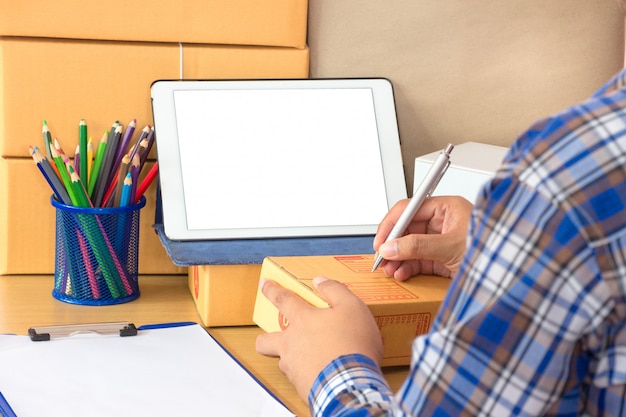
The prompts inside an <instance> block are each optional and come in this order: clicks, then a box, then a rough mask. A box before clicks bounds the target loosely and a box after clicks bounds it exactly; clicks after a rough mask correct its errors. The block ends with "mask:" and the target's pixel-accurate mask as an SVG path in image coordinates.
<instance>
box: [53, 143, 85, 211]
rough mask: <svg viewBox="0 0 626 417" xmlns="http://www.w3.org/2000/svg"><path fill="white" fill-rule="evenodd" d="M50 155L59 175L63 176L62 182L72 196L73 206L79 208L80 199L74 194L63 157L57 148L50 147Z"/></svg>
mask: <svg viewBox="0 0 626 417" xmlns="http://www.w3.org/2000/svg"><path fill="white" fill-rule="evenodd" d="M50 153H51V154H52V160H53V161H54V163H55V165H56V166H57V169H58V170H59V175H61V180H62V181H63V185H64V186H65V190H66V191H67V193H68V194H69V196H70V200H71V201H72V204H73V205H75V206H78V205H79V203H78V199H77V196H76V193H75V192H74V186H73V185H72V180H71V178H70V174H69V173H68V172H67V167H66V166H65V162H63V157H62V156H61V154H60V153H59V151H58V150H57V148H56V147H55V146H50Z"/></svg>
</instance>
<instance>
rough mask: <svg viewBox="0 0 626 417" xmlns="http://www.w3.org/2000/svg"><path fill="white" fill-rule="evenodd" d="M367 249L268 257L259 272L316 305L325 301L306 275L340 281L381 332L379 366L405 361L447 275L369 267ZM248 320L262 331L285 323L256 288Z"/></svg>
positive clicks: (431, 313) (425, 325)
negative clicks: (401, 277)
mask: <svg viewBox="0 0 626 417" xmlns="http://www.w3.org/2000/svg"><path fill="white" fill-rule="evenodd" d="M373 263H374V256H373V255H345V256H343V255H342V256H293V257H290V256H286V257H268V258H266V259H265V260H264V261H263V265H262V267H261V278H264V279H270V280H273V281H276V282H277V283H279V284H280V285H282V286H283V287H286V288H288V289H290V290H292V291H294V292H296V293H297V294H298V295H300V296H301V297H302V298H304V299H305V300H306V301H308V302H310V303H311V304H313V305H315V306H318V307H327V306H328V304H327V303H326V302H325V301H324V300H323V299H322V298H321V297H320V296H319V295H317V293H316V292H315V289H314V287H313V283H312V280H313V278H315V277H317V276H325V277H327V278H331V279H335V280H337V281H341V282H343V283H344V284H345V285H346V286H347V287H348V288H350V290H351V291H352V292H353V293H354V294H355V295H356V296H358V297H359V298H360V299H361V300H363V301H364V302H365V304H367V306H368V307H369V309H370V310H371V312H372V314H373V315H374V318H375V319H376V322H377V323H378V328H379V329H380V332H381V334H382V337H383V345H384V353H383V362H382V365H383V366H394V365H406V364H409V363H410V361H411V345H412V341H413V339H414V338H415V336H417V335H420V334H423V333H426V332H428V330H429V329H430V326H431V324H432V322H433V319H434V317H435V315H436V313H437V311H438V310H439V306H440V304H441V301H442V300H443V298H444V296H445V294H446V291H447V289H448V286H449V284H450V279H448V278H443V277H435V276H417V277H413V278H411V279H410V280H408V281H405V282H398V281H396V280H394V279H393V278H388V277H386V276H385V274H384V273H383V272H382V270H380V269H379V270H377V271H376V272H371V269H372V265H373ZM253 318H254V322H255V323H256V324H258V325H259V326H260V327H261V328H262V329H263V330H265V331H267V332H275V331H280V330H282V329H285V328H286V327H287V326H288V325H289V323H288V322H287V321H285V320H284V318H283V317H281V315H280V314H279V312H278V310H277V309H276V307H274V305H273V304H271V303H270V302H269V301H268V300H267V298H265V296H264V295H263V294H262V293H261V292H260V291H258V293H257V298H256V304H255V306H254V316H253Z"/></svg>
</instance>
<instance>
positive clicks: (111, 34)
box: [0, 0, 308, 48]
mask: <svg viewBox="0 0 626 417" xmlns="http://www.w3.org/2000/svg"><path fill="white" fill-rule="evenodd" d="M307 6H308V4H307V0H263V1H251V0H191V1H181V2H176V1H166V0H135V1H130V2H129V1H123V0H110V1H105V2H85V1H80V0H61V1H55V2H47V1H44V2H42V1H37V0H21V1H11V0H2V2H1V6H0V9H2V13H0V35H9V36H33V37H48V38H72V39H95V40H130V41H155V42H193V43H212V44H231V45H232V44H235V45H266V46H287V47H295V48H304V46H305V42H306V29H307Z"/></svg>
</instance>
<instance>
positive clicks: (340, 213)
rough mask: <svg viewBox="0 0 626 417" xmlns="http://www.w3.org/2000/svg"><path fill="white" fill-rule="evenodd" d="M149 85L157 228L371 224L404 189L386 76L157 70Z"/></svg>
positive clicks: (306, 228)
mask: <svg viewBox="0 0 626 417" xmlns="http://www.w3.org/2000/svg"><path fill="white" fill-rule="evenodd" d="M151 96H152V111H153V116H154V127H155V134H156V146H157V158H158V163H159V181H160V187H161V200H162V205H163V206H162V209H163V227H164V232H165V234H166V236H167V237H168V238H169V239H172V240H211V239H253V238H257V239H258V238H281V237H319V236H359V235H373V234H375V232H376V228H377V226H378V223H379V222H380V220H381V219H382V218H383V216H384V215H385V214H386V213H387V211H388V210H389V208H390V207H391V206H392V205H393V204H394V203H395V202H396V201H398V200H400V199H402V198H406V196H407V194H406V183H405V178H404V171H403V166H402V156H401V151H400V139H399V134H398V127H397V120H396V111H395V104H394V97H393V89H392V85H391V83H390V82H389V81H388V80H386V79H382V78H374V79H283V80H159V81H155V82H154V83H153V84H152V86H151Z"/></svg>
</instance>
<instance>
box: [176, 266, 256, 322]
mask: <svg viewBox="0 0 626 417" xmlns="http://www.w3.org/2000/svg"><path fill="white" fill-rule="evenodd" d="M260 272H261V265H260V264H243V265H195V266H190V267H189V270H188V275H189V276H188V279H189V291H191V295H192V297H193V300H194V301H195V303H196V308H197V310H198V314H199V315H200V318H201V319H202V323H203V324H204V325H205V326H208V327H217V326H247V325H251V324H254V321H252V312H253V310H254V299H255V297H256V290H257V288H258V286H259V273H260Z"/></svg>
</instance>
